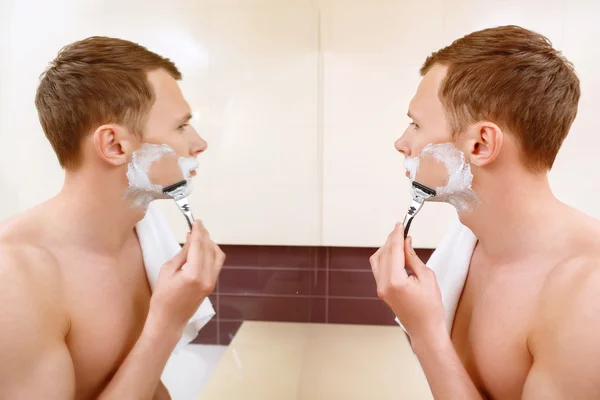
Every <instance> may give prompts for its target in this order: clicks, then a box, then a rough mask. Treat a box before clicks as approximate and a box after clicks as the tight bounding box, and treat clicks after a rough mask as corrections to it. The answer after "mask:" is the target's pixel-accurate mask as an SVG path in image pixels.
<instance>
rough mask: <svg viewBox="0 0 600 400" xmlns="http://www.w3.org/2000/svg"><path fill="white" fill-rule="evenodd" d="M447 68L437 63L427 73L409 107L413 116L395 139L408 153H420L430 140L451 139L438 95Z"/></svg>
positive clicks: (406, 154) (400, 150)
mask: <svg viewBox="0 0 600 400" xmlns="http://www.w3.org/2000/svg"><path fill="white" fill-rule="evenodd" d="M446 71H447V68H446V67H444V66H441V65H435V66H433V68H431V69H430V70H429V72H427V74H425V76H424V77H423V80H422V81H421V84H420V85H419V87H418V89H417V93H416V94H415V97H413V99H412V101H411V102H410V105H409V107H408V116H409V118H410V119H411V120H412V122H411V123H410V125H409V126H408V128H406V130H405V131H404V134H403V135H402V136H401V137H400V139H398V140H397V141H396V144H395V146H396V149H397V150H398V151H399V152H400V153H402V154H404V156H405V157H417V156H418V155H419V153H420V152H421V150H423V148H424V147H425V146H427V145H428V144H430V143H431V144H437V143H445V142H451V141H452V132H451V128H450V123H449V121H448V119H447V118H446V114H445V112H444V107H443V105H442V103H441V101H440V99H439V97H438V91H439V88H440V85H441V83H442V81H443V80H444V78H445V77H446Z"/></svg>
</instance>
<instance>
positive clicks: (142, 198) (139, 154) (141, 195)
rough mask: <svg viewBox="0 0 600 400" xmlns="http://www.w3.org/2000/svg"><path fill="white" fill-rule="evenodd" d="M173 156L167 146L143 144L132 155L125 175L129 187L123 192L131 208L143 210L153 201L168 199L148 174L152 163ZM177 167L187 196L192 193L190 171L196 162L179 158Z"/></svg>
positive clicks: (192, 159)
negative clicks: (184, 182) (184, 181)
mask: <svg viewBox="0 0 600 400" xmlns="http://www.w3.org/2000/svg"><path fill="white" fill-rule="evenodd" d="M173 154H175V151H174V150H173V149H172V148H170V147H169V146H167V145H159V144H149V143H145V144H143V145H142V146H141V147H140V148H139V149H137V150H136V151H134V152H133V153H132V156H131V160H130V161H129V163H128V165H127V173H126V175H127V181H128V182H129V187H128V188H127V190H126V192H125V198H126V200H127V201H128V202H129V203H130V204H131V205H132V206H133V207H135V208H138V209H143V210H145V209H147V208H148V205H149V204H150V203H151V202H152V201H154V200H158V199H168V198H170V197H169V196H168V195H166V194H165V193H163V189H164V187H163V186H162V185H158V184H155V183H153V182H152V180H151V178H150V176H149V175H148V172H149V171H150V167H151V166H152V164H153V163H155V162H157V161H159V160H160V159H161V158H162V157H164V156H166V155H173ZM178 165H179V168H180V169H181V171H182V174H183V178H184V179H185V180H186V181H187V185H186V188H185V189H186V193H185V195H186V196H187V195H189V194H190V193H191V191H192V185H191V181H190V174H191V171H192V170H194V169H196V168H197V167H198V162H197V160H196V159H194V158H184V157H179V158H178ZM173 183H176V182H173Z"/></svg>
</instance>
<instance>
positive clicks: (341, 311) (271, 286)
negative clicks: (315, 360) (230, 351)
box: [194, 245, 433, 344]
mask: <svg viewBox="0 0 600 400" xmlns="http://www.w3.org/2000/svg"><path fill="white" fill-rule="evenodd" d="M221 248H222V249H223V251H224V252H225V253H226V254H227V260H226V263H225V265H224V266H223V270H222V271H221V275H220V278H219V282H218V283H217V288H216V290H215V292H214V293H213V294H212V295H211V296H210V299H211V301H212V303H213V306H214V308H215V311H216V312H217V315H216V316H215V317H214V318H213V319H212V320H211V321H210V322H209V323H208V324H207V325H206V326H205V327H204V328H203V329H202V330H201V331H200V334H199V335H198V337H197V338H196V340H195V341H194V343H203V344H229V342H230V341H231V339H232V338H233V336H234V335H235V333H236V332H237V330H238V328H239V327H240V325H241V324H242V322H243V321H244V320H263V321H290V322H326V323H350V324H373V325H393V324H394V315H393V313H392V312H391V311H390V310H389V308H388V307H387V306H386V305H385V304H384V303H383V302H382V301H381V300H379V299H378V298H377V293H376V286H375V281H374V279H373V275H372V274H371V266H370V265H369V257H370V256H371V255H372V254H373V253H374V252H375V251H376V250H377V249H375V248H346V247H309V246H237V245H222V246H221ZM432 252H433V250H431V249H417V254H418V255H419V257H421V259H422V260H423V261H424V262H427V260H428V259H429V257H430V256H431V253H432Z"/></svg>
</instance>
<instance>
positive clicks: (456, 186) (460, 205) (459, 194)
mask: <svg viewBox="0 0 600 400" xmlns="http://www.w3.org/2000/svg"><path fill="white" fill-rule="evenodd" d="M424 154H430V155H431V156H433V157H434V158H435V160H436V161H438V162H441V163H443V164H444V165H445V166H446V169H447V171H448V183H447V184H446V185H444V186H440V187H437V188H435V192H436V194H435V196H434V197H432V198H430V199H429V201H436V202H445V203H449V204H452V205H453V206H454V207H455V208H456V210H457V211H458V213H459V214H460V213H463V212H466V211H471V210H473V209H474V208H475V207H477V206H478V205H479V203H480V200H479V196H477V193H475V191H473V189H472V184H473V173H472V172H471V166H470V165H469V164H468V163H467V162H466V161H465V155H464V154H463V152H462V151H460V150H459V149H457V148H456V147H455V146H454V145H453V144H452V143H449V142H448V143H441V144H428V145H427V146H425V147H424V148H423V150H422V151H421V153H420V154H419V156H421V155H424ZM404 168H405V169H406V170H407V171H408V172H409V174H410V179H411V180H412V181H414V180H415V177H416V175H417V171H418V170H419V157H411V158H407V159H405V160H404Z"/></svg>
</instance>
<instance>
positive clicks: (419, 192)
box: [403, 181, 435, 239]
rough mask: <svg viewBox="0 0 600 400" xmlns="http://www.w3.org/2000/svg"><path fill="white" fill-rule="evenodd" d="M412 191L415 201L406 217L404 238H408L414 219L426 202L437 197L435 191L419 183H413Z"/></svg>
mask: <svg viewBox="0 0 600 400" xmlns="http://www.w3.org/2000/svg"><path fill="white" fill-rule="evenodd" d="M412 189H413V190H412V191H413V199H412V203H411V204H410V207H409V208H408V212H407V213H406V216H405V217H404V223H403V225H404V238H405V239H406V237H407V236H408V230H409V229H410V224H411V223H412V220H413V218H414V217H415V215H417V213H418V212H419V211H420V210H421V207H423V203H425V201H426V200H428V199H430V198H432V197H434V196H435V190H433V189H432V188H430V187H429V186H425V185H423V184H422V183H419V182H417V181H413V183H412Z"/></svg>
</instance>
